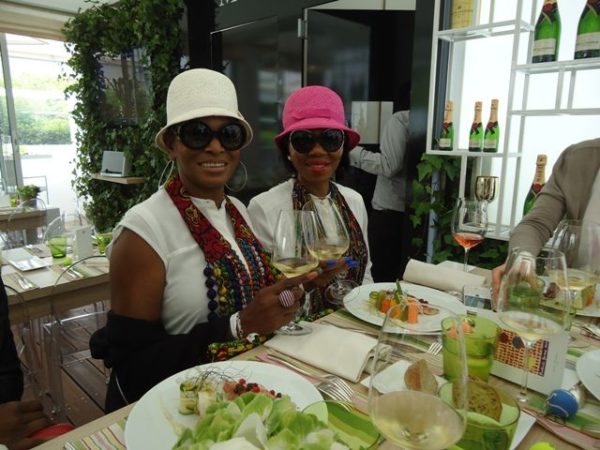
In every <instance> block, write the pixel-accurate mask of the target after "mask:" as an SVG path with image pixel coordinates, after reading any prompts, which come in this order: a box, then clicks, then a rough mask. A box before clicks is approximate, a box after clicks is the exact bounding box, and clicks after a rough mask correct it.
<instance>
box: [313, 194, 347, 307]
mask: <svg viewBox="0 0 600 450" xmlns="http://www.w3.org/2000/svg"><path fill="white" fill-rule="evenodd" d="M302 210H303V211H310V212H312V213H313V214H314V215H315V218H316V223H317V231H316V233H317V239H316V241H314V244H315V245H314V247H312V248H311V251H312V252H313V254H314V255H315V256H316V257H317V258H318V259H319V261H321V262H323V261H327V260H331V259H338V258H341V257H342V256H344V254H345V253H346V252H347V251H348V249H349V248H350V235H349V233H348V229H347V228H346V223H345V222H344V218H343V216H342V214H341V212H340V210H339V208H338V207H337V205H336V204H335V202H334V201H333V200H332V199H330V198H323V199H320V198H313V199H311V200H309V201H308V202H306V203H305V204H304V206H303V207H302ZM346 276H347V272H342V273H340V274H338V275H336V280H335V281H334V282H333V283H332V284H330V285H329V286H328V287H327V289H326V290H325V295H326V297H327V299H328V301H329V302H330V303H333V304H335V305H342V304H343V301H344V297H345V296H346V295H347V294H348V293H349V292H350V291H351V290H352V289H354V288H355V287H356V286H358V284H357V283H356V282H354V281H352V280H348V279H346V278H345V277H346Z"/></svg>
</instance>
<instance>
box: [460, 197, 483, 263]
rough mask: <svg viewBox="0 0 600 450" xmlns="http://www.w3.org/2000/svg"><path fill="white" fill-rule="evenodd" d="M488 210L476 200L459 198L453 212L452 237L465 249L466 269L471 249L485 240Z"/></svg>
mask: <svg viewBox="0 0 600 450" xmlns="http://www.w3.org/2000/svg"><path fill="white" fill-rule="evenodd" d="M487 226H488V219H487V211H486V210H485V209H484V208H481V204H480V203H479V202H478V201H476V200H467V199H465V198H459V199H457V200H456V206H455V207H454V211H453V212H452V237H453V238H454V240H455V241H456V242H458V244H459V245H460V246H461V247H462V248H464V249H465V263H464V271H465V272H467V269H468V265H467V262H468V259H469V250H470V249H472V248H473V247H475V246H477V245H479V244H481V243H482V242H483V239H484V236H485V233H486V231H487Z"/></svg>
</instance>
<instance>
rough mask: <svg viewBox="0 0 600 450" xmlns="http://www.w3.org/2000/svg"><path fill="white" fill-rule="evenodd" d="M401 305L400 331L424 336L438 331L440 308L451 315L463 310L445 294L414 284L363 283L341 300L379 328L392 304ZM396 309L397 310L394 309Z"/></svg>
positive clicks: (464, 311)
mask: <svg viewBox="0 0 600 450" xmlns="http://www.w3.org/2000/svg"><path fill="white" fill-rule="evenodd" d="M401 302H402V303H403V304H404V305H405V308H402V317H398V318H399V319H400V320H401V321H402V327H399V328H398V332H399V333H401V332H403V331H404V330H411V331H420V332H424V333H429V332H436V331H441V329H442V328H441V322H442V319H443V318H444V317H446V313H445V311H444V309H441V308H438V307H440V306H441V307H443V308H445V309H448V310H450V311H452V312H453V313H454V314H466V313H467V310H466V308H465V305H463V304H462V303H461V302H460V301H459V300H458V299H457V298H456V297H454V296H452V295H450V294H446V293H445V292H441V291H438V290H436V289H431V288H428V287H425V286H419V285H418V284H411V283H406V282H404V281H402V282H396V283H394V282H390V283H373V284H364V285H362V286H358V287H356V288H354V289H353V290H352V291H350V293H349V294H348V295H346V297H345V298H344V306H345V308H346V309H347V310H348V312H350V314H352V315H353V316H355V317H357V318H358V319H361V320H364V321H365V322H368V323H372V324H373V325H379V326H381V325H383V320H384V319H385V315H386V312H387V311H388V310H389V309H390V308H391V307H392V306H395V305H396V304H399V303H401ZM397 310H398V309H397Z"/></svg>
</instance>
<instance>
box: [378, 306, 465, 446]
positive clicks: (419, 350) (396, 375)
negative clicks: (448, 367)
mask: <svg viewBox="0 0 600 450" xmlns="http://www.w3.org/2000/svg"><path fill="white" fill-rule="evenodd" d="M406 306H407V305H406V304H402V303H400V304H398V305H395V306H393V307H391V308H390V309H389V310H388V311H387V313H386V317H385V319H384V322H383V325H382V327H381V330H380V332H379V338H378V341H377V346H376V348H375V355H374V358H373V366H372V367H373V369H372V375H371V379H370V381H369V395H368V409H369V414H370V416H371V420H372V421H373V424H374V425H375V426H376V427H377V429H378V430H379V431H380V432H381V433H382V434H383V435H384V436H385V437H386V438H387V441H388V442H389V443H392V444H394V445H397V446H400V448H403V449H404V448H406V449H422V450H442V449H446V448H449V447H451V446H452V445H453V444H455V443H456V442H458V441H459V440H460V439H461V437H462V436H463V433H464V431H465V427H466V419H467V412H468V396H467V389H468V371H467V362H466V361H467V356H466V349H465V340H464V335H463V323H462V322H463V321H462V318H461V317H459V316H458V315H456V314H455V313H454V312H452V311H451V310H449V309H446V308H443V307H440V308H439V311H438V314H437V315H436V317H439V318H440V325H441V326H440V328H442V327H444V330H445V335H450V336H452V341H453V342H452V345H450V344H449V343H446V344H445V345H448V348H449V349H451V350H452V359H453V363H452V366H453V368H454V369H455V370H453V377H452V379H451V380H449V381H446V380H445V379H444V378H442V374H443V357H442V354H436V355H434V354H432V353H431V352H428V349H429V347H430V344H431V343H434V342H439V341H440V339H441V336H440V335H441V331H430V332H424V331H415V330H414V329H411V328H410V325H408V327H407V322H405V320H407V319H406V318H405V317H404V309H405V308H406ZM436 308H438V306H437V305H436ZM442 317H443V320H442ZM444 357H445V356H444ZM442 386H443V389H441V388H442ZM385 448H389V447H388V446H387V444H386V447H385ZM394 448H396V447H394Z"/></svg>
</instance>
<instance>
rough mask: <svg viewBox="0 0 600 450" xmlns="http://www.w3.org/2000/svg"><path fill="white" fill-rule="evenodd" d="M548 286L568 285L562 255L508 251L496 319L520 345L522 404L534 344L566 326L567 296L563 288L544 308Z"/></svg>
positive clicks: (568, 305) (568, 324) (544, 251)
mask: <svg viewBox="0 0 600 450" xmlns="http://www.w3.org/2000/svg"><path fill="white" fill-rule="evenodd" d="M551 283H556V284H557V285H558V286H568V283H567V267H566V262H565V256H564V254H563V253H562V252H560V251H558V250H554V249H542V251H541V252H540V254H539V255H538V256H533V255H532V254H531V253H529V252H522V251H520V249H518V248H517V249H514V250H513V251H512V252H511V254H510V255H509V257H508V259H507V261H506V269H505V272H504V275H503V276H502V281H501V283H500V292H499V295H498V304H497V310H498V317H499V318H500V320H501V321H502V322H503V323H504V324H505V325H506V326H507V327H508V328H510V329H511V330H513V331H514V332H515V333H517V334H518V335H519V337H520V338H521V340H522V342H523V346H524V355H523V379H522V382H521V390H520V393H519V397H518V399H519V401H521V402H523V403H526V402H527V399H528V396H527V379H528V375H529V354H530V352H531V350H532V349H533V347H534V345H535V343H536V342H537V341H538V340H539V339H542V338H544V337H546V336H550V335H553V334H561V333H566V332H567V330H568V328H569V327H570V317H569V314H570V310H571V297H570V296H569V295H567V293H568V291H567V290H566V289H561V290H560V291H559V292H558V293H556V294H555V297H554V304H553V305H550V306H547V305H546V302H545V299H546V295H547V290H548V287H549V286H550V284H551ZM556 305H558V307H556Z"/></svg>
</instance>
